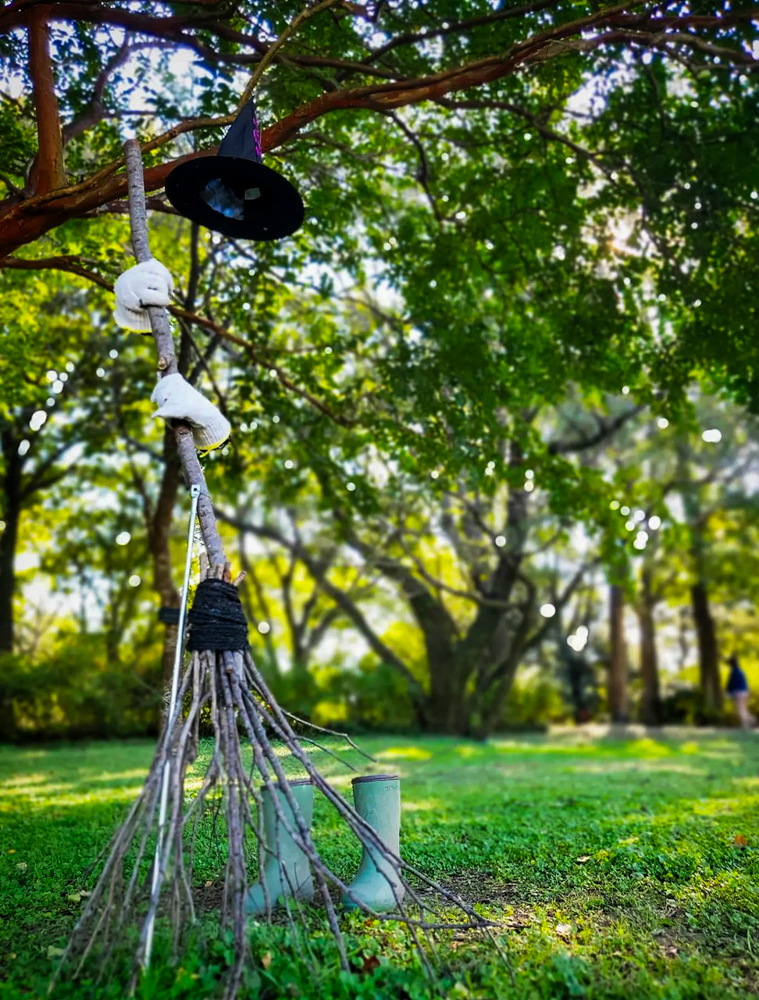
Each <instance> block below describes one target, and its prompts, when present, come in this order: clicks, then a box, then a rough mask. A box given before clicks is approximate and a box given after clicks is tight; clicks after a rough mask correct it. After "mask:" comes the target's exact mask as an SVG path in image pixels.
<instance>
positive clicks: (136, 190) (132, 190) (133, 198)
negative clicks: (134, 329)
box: [124, 139, 225, 566]
mask: <svg viewBox="0 0 759 1000" xmlns="http://www.w3.org/2000/svg"><path fill="white" fill-rule="evenodd" d="M124 155H125V157H126V168H127V184H128V188H129V226H130V229H131V232H132V249H133V250H134V255H135V257H136V258H137V261H138V263H140V264H142V263H143V262H144V261H146V260H150V259H151V257H152V254H151V253H150V242H149V239H148V214H147V208H146V207H145V180H144V175H143V170H142V153H141V152H140V145H139V143H138V142H137V140H136V139H128V140H127V141H126V142H125V143H124ZM148 315H149V316H150V325H151V326H152V328H153V340H154V341H155V346H156V350H157V351H158V371H159V374H160V376H161V378H163V377H164V376H165V375H174V374H176V372H177V370H178V369H177V359H176V354H175V352H174V337H173V335H172V333H171V326H170V325H169V315H168V313H167V312H166V310H165V309H164V308H163V306H148ZM173 427H174V433H175V434H176V438H177V451H178V452H179V461H180V462H181V465H182V472H183V473H184V478H185V484H186V485H187V488H188V489H189V488H190V487H191V486H193V485H197V486H199V487H200V497H199V500H198V520H199V521H200V530H201V531H202V533H203V541H204V542H205V545H206V549H207V551H208V558H209V560H210V562H211V563H212V565H214V566H216V565H219V564H223V563H224V562H225V558H224V546H223V545H222V542H221V536H220V535H219V529H218V526H217V524H216V517H215V515H214V512H213V504H212V502H211V497H210V496H209V494H208V487H207V486H206V480H205V476H204V475H203V470H202V469H201V467H200V462H199V461H198V455H197V452H196V451H195V443H194V441H193V438H192V428H191V427H190V425H189V424H186V423H184V422H183V421H180V420H177V421H174V422H173Z"/></svg>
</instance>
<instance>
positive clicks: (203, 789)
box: [54, 140, 493, 1000]
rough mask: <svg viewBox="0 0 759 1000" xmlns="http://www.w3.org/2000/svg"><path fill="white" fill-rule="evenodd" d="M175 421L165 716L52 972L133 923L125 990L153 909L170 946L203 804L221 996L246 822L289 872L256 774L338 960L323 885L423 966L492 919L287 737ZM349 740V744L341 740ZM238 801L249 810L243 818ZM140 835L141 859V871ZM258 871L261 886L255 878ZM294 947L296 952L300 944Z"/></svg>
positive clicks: (122, 936)
mask: <svg viewBox="0 0 759 1000" xmlns="http://www.w3.org/2000/svg"><path fill="white" fill-rule="evenodd" d="M124 148H125V153H126V165H127V175H128V187H129V215H130V224H131V235H132V246H133V249H134V254H135V257H136V258H137V261H138V262H142V261H145V260H147V259H149V258H150V256H151V255H150V247H149V242H148V230H147V212H146V207H145V191H144V180H143V169H142V159H141V152H140V147H139V145H138V143H137V142H136V141H135V140H130V141H128V142H127V143H126V144H125V147H124ZM148 311H149V315H150V320H151V325H152V331H153V338H154V341H155V345H156V349H157V353H158V370H159V373H160V375H161V377H163V376H166V375H169V374H172V373H174V372H176V371H177V362H176V356H175V353H174V344H173V337H172V333H171V329H170V326H169V321H168V316H167V313H166V311H165V309H163V308H161V307H152V306H151V307H149V310H148ZM174 430H175V433H176V441H177V450H178V453H179V458H180V462H181V465H182V470H183V474H184V478H185V482H186V484H187V485H188V487H189V488H190V494H191V516H190V526H189V531H188V553H187V561H186V565H185V586H184V592H183V607H182V609H181V613H180V632H179V636H178V640H177V642H178V648H177V657H176V661H175V670H174V677H173V681H172V688H171V697H170V701H169V707H168V712H167V715H166V719H165V724H164V729H163V732H162V734H161V736H160V738H159V742H158V746H157V749H156V752H155V756H154V758H153V762H152V764H151V767H150V770H149V772H148V775H147V778H146V780H145V783H144V785H143V788H142V790H141V792H140V794H139V796H138V797H137V800H136V801H135V803H134V804H133V805H132V807H131V809H130V811H129V813H128V815H127V817H126V819H125V820H124V822H123V824H122V825H121V827H120V828H119V830H118V831H117V832H116V834H115V836H114V838H113V840H112V841H111V844H110V846H109V848H108V850H107V853H106V855H105V861H104V864H103V868H102V871H101V873H100V876H99V878H98V881H97V884H96V886H95V888H94V889H93V891H92V893H91V895H90V896H89V898H88V900H87V903H86V904H85V907H84V910H83V912H82V914H81V917H80V919H79V921H78V923H77V925H76V927H75V929H74V931H73V933H72V936H71V939H70V941H69V944H68V947H67V949H66V951H65V953H64V956H63V959H62V960H61V965H60V966H59V969H58V971H57V972H56V978H57V977H58V976H60V975H61V974H62V970H64V969H70V970H72V974H73V976H74V977H78V976H79V975H80V974H81V973H82V971H83V970H84V969H85V968H86V967H87V966H88V963H90V962H96V963H97V964H98V965H99V967H100V970H101V974H104V972H105V970H106V969H107V968H108V967H109V964H112V963H110V960H112V959H113V957H114V953H115V952H116V951H117V949H118V947H119V946H120V945H121V944H122V942H123V941H124V940H128V933H129V931H130V930H133V929H134V928H137V930H138V932H139V943H138V945H137V948H136V953H135V954H134V956H133V959H132V962H131V964H132V971H131V979H130V985H129V988H130V990H131V991H133V990H134V988H135V986H136V984H137V981H138V978H139V976H140V973H141V972H142V971H143V970H144V969H145V968H146V967H147V966H148V965H149V963H150V960H151V953H152V947H153V940H154V933H155V927H156V921H157V919H159V918H160V919H163V918H164V917H165V918H166V920H167V923H168V925H169V926H170V927H171V928H172V931H173V939H174V947H175V950H176V951H178V950H179V949H180V947H181V944H182V941H183V939H184V931H185V930H186V928H187V927H188V925H189V924H191V923H192V922H193V921H194V920H195V906H194V900H193V891H192V881H193V848H194V842H195V834H196V832H197V829H198V824H199V823H200V820H201V817H202V815H203V814H204V812H205V811H206V810H208V809H215V810H217V812H216V816H215V818H214V823H216V820H217V819H218V817H219V816H222V814H223V828H224V833H225V835H226V840H227V859H226V866H225V872H224V888H223V894H222V901H221V912H220V925H221V929H222V930H223V931H226V932H231V940H232V943H233V959H232V961H231V963H230V965H229V968H228V970H227V971H226V973H225V985H224V996H225V998H226V1000H234V997H235V996H236V995H237V992H238V989H239V986H240V983H241V979H242V975H243V970H244V967H245V962H246V958H247V957H248V951H249V933H250V930H249V929H248V927H247V921H246V912H245V901H246V895H247V891H248V856H247V849H246V842H247V840H248V834H249V833H250V832H251V831H252V833H253V834H254V836H255V838H256V839H257V841H258V845H259V850H258V855H259V869H260V871H261V872H262V873H263V861H264V859H265V858H266V857H271V856H272V854H273V855H274V856H275V857H276V859H277V863H278V864H279V867H280V871H281V873H282V884H283V885H284V884H286V880H287V878H288V873H287V869H286V866H285V864H284V861H283V859H282V857H281V855H280V849H279V844H278V843H277V844H275V845H271V844H267V843H266V842H265V840H264V835H263V820H262V817H263V809H262V797H261V791H260V788H259V783H260V784H261V785H263V787H264V789H266V790H267V791H268V794H269V796H270V798H271V802H272V804H273V807H274V810H275V813H276V821H277V823H278V824H280V826H281V828H282V829H283V830H284V831H285V832H286V833H287V835H288V836H289V837H290V838H291V839H292V840H293V841H294V843H295V844H296V845H297V847H298V848H300V849H301V850H302V851H303V852H304V854H305V855H306V857H307V858H308V861H309V863H310V866H311V870H312V872H313V877H314V880H315V884H316V895H317V897H318V898H320V900H321V902H322V904H323V906H324V911H325V913H326V918H327V923H328V926H329V930H330V933H331V936H332V938H333V939H334V944H335V947H336V948H337V953H338V956H339V962H340V965H341V967H342V968H343V969H344V970H346V971H347V970H348V969H349V963H348V957H347V953H346V947H345V942H344V939H343V935H342V932H341V930H340V922H339V919H338V914H337V912H336V909H335V904H334V902H333V895H332V893H336V892H340V893H342V894H343V895H344V896H345V897H346V898H349V899H351V900H352V901H353V902H354V903H355V905H356V906H358V907H359V908H360V909H361V910H363V911H364V912H367V913H369V914H371V916H372V917H374V918H376V919H379V920H392V921H401V922H402V923H403V924H404V925H405V926H406V927H407V928H408V929H409V932H410V935H411V937H412V939H413V941H414V942H415V944H416V946H417V947H418V950H419V954H420V956H421V960H422V963H423V964H424V966H425V968H426V969H427V970H428V971H431V965H430V962H429V958H428V951H429V949H430V948H431V947H432V941H431V938H430V936H429V932H430V931H432V930H436V929H445V930H446V931H455V930H459V931H460V930H467V929H480V930H482V929H485V930H487V928H489V927H491V926H493V925H492V924H491V922H490V921H488V920H485V919H484V918H482V917H481V916H480V915H478V914H477V913H475V912H474V910H473V909H472V908H470V907H469V906H468V905H467V904H466V903H464V902H463V901H462V900H460V899H459V898H458V897H457V896H455V895H454V894H453V893H451V892H448V891H447V890H445V889H444V888H442V887H441V886H439V885H436V884H435V883H434V882H432V881H431V880H430V879H428V878H427V877H426V876H424V875H423V874H422V873H421V872H419V871H417V870H416V869H414V868H412V867H411V866H410V865H408V864H406V863H405V862H403V861H402V860H401V859H400V857H398V856H397V855H395V854H394V853H393V852H391V851H390V850H389V849H388V848H387V847H386V845H385V844H384V843H383V841H382V840H381V839H380V838H379V837H378V835H377V833H376V832H375V830H374V829H373V827H372V826H370V825H369V824H368V823H367V822H366V821H365V820H364V819H362V817H361V816H360V815H359V814H358V813H357V812H356V811H355V809H354V808H353V807H352V806H351V805H350V804H349V803H348V802H347V801H346V800H345V799H344V798H343V797H342V796H341V795H340V794H339V793H338V792H336V791H335V789H333V788H332V787H331V786H330V785H329V784H328V783H327V782H326V781H325V779H324V778H323V777H322V776H321V775H320V774H319V772H318V770H317V769H316V767H315V766H314V765H313V763H312V762H311V760H310V759H309V755H308V754H307V753H306V751H305V750H304V748H303V746H302V745H301V740H302V741H303V742H307V743H315V741H314V740H312V739H306V738H305V737H301V738H300V739H299V737H298V736H297V735H296V733H295V732H294V730H293V727H292V723H293V722H295V721H298V722H300V721H301V720H296V719H295V717H294V716H292V715H291V714H290V713H288V712H286V711H285V710H284V709H282V708H281V707H280V706H279V705H278V704H277V701H276V699H275V698H274V696H273V695H272V693H271V691H270V690H269V688H268V686H267V684H266V682H265V680H264V678H263V676H262V675H261V673H260V671H259V670H258V668H257V666H256V664H255V662H254V660H253V657H252V656H251V654H250V651H249V649H248V647H247V641H246V639H245V626H244V615H243V613H242V609H241V607H240V603H239V597H237V594H236V585H237V584H239V582H240V581H241V579H242V578H243V575H241V576H239V577H237V578H236V579H235V581H232V578H231V572H230V564H229V562H228V561H227V560H226V558H225V555H224V549H223V545H222V541H221V538H220V535H219V531H218V527H217V524H216V518H215V516H214V511H213V505H212V502H211V498H210V496H209V493H208V489H207V486H206V482H205V478H204V476H203V471H202V469H201V467H200V463H199V461H198V456H197V453H196V451H195V446H194V443H193V436H192V429H191V427H190V426H189V425H188V424H186V423H182V422H176V423H175V425H174ZM196 512H197V518H198V521H199V523H200V531H201V535H202V538H203V542H204V544H205V554H201V558H200V565H201V574H200V575H201V584H200V586H199V587H198V596H196V599H195V603H196V605H197V603H198V599H199V595H200V593H201V591H202V592H203V594H204V598H203V601H204V602H205V607H204V608H202V609H200V610H201V611H203V610H205V612H207V614H205V616H204V615H203V614H200V615H198V616H197V617H198V618H199V619H203V618H205V621H206V624H205V625H203V624H200V625H198V626H197V627H196V626H193V628H192V635H191V642H190V643H189V645H190V646H192V649H191V651H190V657H189V662H188V663H187V665H186V667H185V668H184V669H183V668H182V652H183V651H182V633H183V625H184V603H186V600H187V589H188V584H189V576H190V568H191V560H192V540H193V535H194V528H195V515H196ZM201 713H205V714H210V720H211V725H212V728H213V734H214V739H213V752H212V754H211V756H210V760H209V761H208V762H207V764H205V771H204V773H203V775H202V778H201V780H200V787H199V788H198V789H197V791H196V793H195V795H194V797H190V796H188V794H187V787H186V786H187V782H188V775H190V773H191V771H192V768H193V765H195V763H196V762H197V761H198V759H199V740H200V718H201ZM314 728H315V729H320V727H314ZM241 730H242V732H243V733H244V734H245V738H246V739H247V741H248V742H249V744H250V747H251V748H252V758H253V765H252V767H251V768H250V769H248V768H247V767H246V765H245V763H244V755H243V744H242V740H241V736H240V732H241ZM320 731H322V732H330V731H329V730H323V729H320ZM269 734H271V737H270V735H269ZM333 735H341V736H344V734H333ZM345 738H346V739H347V737H345ZM348 742H349V743H350V744H351V746H353V747H354V749H358V748H357V747H355V744H353V743H352V741H350V740H348ZM316 745H317V746H320V744H318V743H317V744H316ZM283 748H284V750H285V751H286V752H287V753H289V754H290V755H291V757H292V759H294V760H295V761H296V762H297V763H298V764H299V765H300V766H301V767H302V769H303V770H304V771H305V772H306V774H307V775H308V779H310V781H311V783H312V784H313V785H314V786H315V789H316V790H318V791H319V792H321V794H322V795H324V797H325V798H326V799H327V800H328V801H329V802H330V803H331V804H332V806H333V807H334V808H335V809H336V810H337V812H338V814H339V815H340V817H341V818H342V819H344V820H345V822H346V823H347V824H348V826H349V827H350V829H351V830H352V831H353V833H354V834H355V836H356V837H357V839H358V840H359V841H360V843H361V845H362V847H364V848H369V849H370V850H371V852H372V854H373V856H374V857H375V858H377V859H379V860H378V868H386V869H387V870H389V871H391V872H392V873H393V876H392V878H388V881H389V882H390V884H391V887H392V886H393V885H394V886H397V887H399V888H398V889H397V890H396V889H393V892H394V896H395V898H396V900H397V902H398V905H397V908H396V910H395V911H394V912H393V913H375V912H373V911H372V910H370V909H369V908H368V907H367V906H366V905H365V904H364V903H363V902H362V901H361V900H360V899H358V898H356V897H355V896H354V895H353V894H352V892H351V890H350V888H349V887H348V886H346V885H344V884H343V882H342V881H341V879H340V878H339V877H338V876H337V875H336V874H335V873H334V872H333V871H331V870H330V868H329V867H328V866H327V865H326V864H325V862H324V861H323V860H322V859H321V857H320V856H319V853H318V852H317V850H316V848H315V847H314V844H313V840H312V838H311V833H310V831H309V827H308V825H307V823H306V822H305V820H304V818H303V815H302V813H301V810H300V809H299V807H298V803H297V801H296V797H295V796H294V795H293V792H292V790H291V787H290V784H289V783H288V779H287V775H286V774H285V771H284V769H283V766H282V756H281V753H282V749H283ZM322 749H324V748H322ZM201 763H202V762H201ZM277 793H278V794H277ZM280 796H281V797H280ZM251 802H252V803H253V804H255V806H256V811H255V815H254V811H253V809H252V806H251ZM153 842H155V848H154V856H153V861H152V865H151V868H150V870H149V871H148V870H147V863H148V859H149V858H150V852H151V846H152V844H153ZM100 860H102V857H101V859H100ZM408 875H411V876H413V878H414V880H415V884H416V886H417V888H415V887H414V886H412V885H411V884H410V883H409V881H408V877H407V876H408ZM385 877H386V878H387V877H388V876H385ZM261 881H262V885H263V890H264V894H265V895H266V892H267V890H266V884H265V882H264V880H263V877H262V880H261ZM421 887H424V888H421ZM290 888H291V889H292V890H293V891H292V893H291V895H292V899H290V900H288V897H287V894H286V895H285V898H284V903H285V911H286V917H287V920H288V921H289V922H290V923H291V924H292V925H293V927H295V924H296V921H298V922H300V925H301V926H305V925H306V922H307V914H306V913H305V912H304V910H305V908H304V907H302V906H301V905H300V903H299V902H297V900H296V893H295V891H294V887H292V886H291V887H290ZM330 889H332V893H331V892H330ZM440 899H442V900H444V901H445V902H446V903H447V904H449V906H450V905H451V904H452V905H453V906H454V907H455V908H457V910H458V912H459V913H460V915H461V916H460V918H458V919H457V918H451V916H450V912H445V911H444V912H442V914H438V901H439V900H440ZM406 901H408V902H406ZM275 902H276V901H275V900H270V899H269V898H268V897H267V898H266V911H267V915H269V916H270V915H271V911H272V908H273V905H274V903H275ZM296 941H298V942H299V941H300V938H299V937H297V938H296ZM297 947H298V948H299V950H301V947H300V944H297ZM304 957H305V956H304ZM54 982H55V979H54Z"/></svg>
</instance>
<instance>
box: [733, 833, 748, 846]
mask: <svg viewBox="0 0 759 1000" xmlns="http://www.w3.org/2000/svg"><path fill="white" fill-rule="evenodd" d="M733 843H734V844H735V846H736V847H745V846H746V845H747V844H748V841H747V840H746V838H745V837H744V836H743V834H742V833H737V834H736V835H735V837H733Z"/></svg>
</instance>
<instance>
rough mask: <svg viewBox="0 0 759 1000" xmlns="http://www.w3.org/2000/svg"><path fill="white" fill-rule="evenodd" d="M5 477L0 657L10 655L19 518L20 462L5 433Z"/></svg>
mask: <svg viewBox="0 0 759 1000" xmlns="http://www.w3.org/2000/svg"><path fill="white" fill-rule="evenodd" d="M2 445H3V455H4V458H5V475H4V476H3V513H2V518H3V520H4V521H5V528H4V529H3V531H2V532H0V653H12V652H13V638H14V614H13V598H14V596H15V593H16V569H15V562H16V546H17V545H18V525H19V520H20V518H21V460H20V458H19V454H18V441H16V439H15V437H14V436H13V435H12V434H11V433H10V432H9V431H6V432H4V433H3V436H2Z"/></svg>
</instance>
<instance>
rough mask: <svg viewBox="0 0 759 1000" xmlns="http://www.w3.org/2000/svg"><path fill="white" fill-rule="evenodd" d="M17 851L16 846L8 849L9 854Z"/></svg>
mask: <svg viewBox="0 0 759 1000" xmlns="http://www.w3.org/2000/svg"><path fill="white" fill-rule="evenodd" d="M15 853H16V848H15V847H11V849H10V850H9V851H8V854H15Z"/></svg>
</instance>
